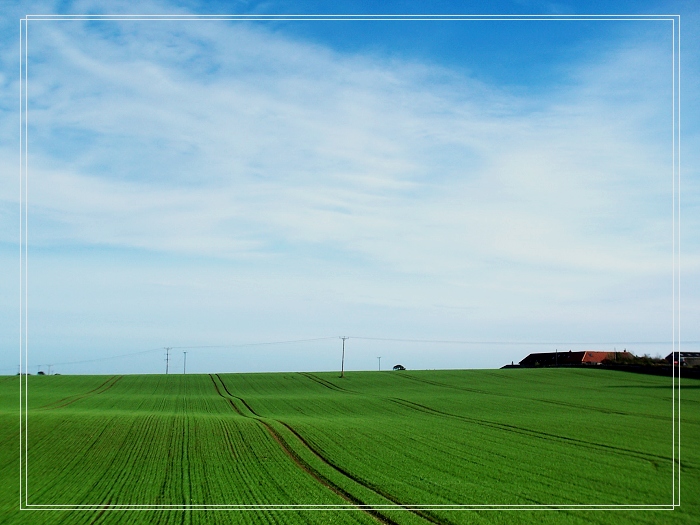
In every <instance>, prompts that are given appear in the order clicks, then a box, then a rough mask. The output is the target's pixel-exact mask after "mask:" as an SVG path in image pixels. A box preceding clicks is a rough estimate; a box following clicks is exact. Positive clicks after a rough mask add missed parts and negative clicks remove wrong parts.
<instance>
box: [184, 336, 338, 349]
mask: <svg viewBox="0 0 700 525" xmlns="http://www.w3.org/2000/svg"><path fill="white" fill-rule="evenodd" d="M328 339H335V337H316V338H313V339H290V340H288V341H269V342H264V343H234V344H229V345H195V346H171V347H170V348H171V349H174V350H182V349H185V348H186V349H191V348H194V349H197V348H240V347H244V346H264V345H282V344H288V343H309V342H311V341H325V340H328Z"/></svg>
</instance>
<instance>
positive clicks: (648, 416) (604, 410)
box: [397, 374, 669, 422]
mask: <svg viewBox="0 0 700 525" xmlns="http://www.w3.org/2000/svg"><path fill="white" fill-rule="evenodd" d="M397 376H398V377H401V378H403V379H410V380H411V381H417V382H420V383H426V384H428V385H433V386H438V387H441V388H451V389H453V390H461V391H463V392H473V393H475V394H484V395H488V396H499V397H507V398H510V399H519V400H521V399H523V398H520V397H518V396H513V395H510V394H501V393H498V392H487V391H484V390H478V389H476V388H467V387H463V386H457V385H450V384H447V383H439V382H437V381H430V380H428V379H422V378H419V377H413V376H408V375H403V374H402V375H397ZM525 399H527V400H529V401H535V402H538V403H547V404H550V405H558V406H564V407H567V408H576V409H579V410H590V411H592V412H599V413H601V414H614V415H617V416H636V417H643V418H645V419H658V420H660V421H664V422H669V418H667V417H665V416H658V415H655V414H643V413H640V412H621V411H619V410H611V409H609V408H599V407H590V406H585V405H577V404H576V403H567V402H565V401H555V400H553V399H538V398H532V397H529V398H525Z"/></svg>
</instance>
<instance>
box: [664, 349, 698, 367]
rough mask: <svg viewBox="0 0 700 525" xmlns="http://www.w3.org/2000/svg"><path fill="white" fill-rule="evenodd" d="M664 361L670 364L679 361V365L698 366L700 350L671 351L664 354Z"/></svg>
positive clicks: (675, 363)
mask: <svg viewBox="0 0 700 525" xmlns="http://www.w3.org/2000/svg"><path fill="white" fill-rule="evenodd" d="M679 353H680V355H678V354H679ZM666 361H668V362H669V363H671V364H672V365H677V364H678V363H679V362H680V365H681V366H700V352H671V353H670V354H668V355H667V356H666Z"/></svg>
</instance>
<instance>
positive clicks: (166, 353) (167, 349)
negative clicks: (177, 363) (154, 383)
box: [165, 346, 172, 376]
mask: <svg viewBox="0 0 700 525" xmlns="http://www.w3.org/2000/svg"><path fill="white" fill-rule="evenodd" d="M171 349H172V347H170V346H166V347H165V375H166V376H167V375H168V365H169V364H170V350H171Z"/></svg>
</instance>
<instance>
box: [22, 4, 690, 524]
mask: <svg viewBox="0 0 700 525" xmlns="http://www.w3.org/2000/svg"><path fill="white" fill-rule="evenodd" d="M30 20H37V21H39V20H43V21H64V20H65V21H81V20H107V21H194V20H199V21H205V20H210V21H354V20H363V21H407V20H410V21H487V20H500V21H598V20H600V21H671V22H672V23H673V24H672V26H673V60H672V62H673V64H672V75H673V104H672V159H673V160H672V176H671V179H672V217H673V219H672V238H673V241H672V252H673V253H672V264H673V277H672V289H673V292H672V312H673V313H672V337H671V342H672V352H674V353H675V352H678V354H677V355H679V356H680V351H681V345H680V156H681V155H680V142H681V141H680V15H677V14H676V15H672V14H654V15H648V14H637V15H627V14H618V15H592V14H588V15H489V14H486V15H430V14H416V15H357V14H346V15H310V14H284V15H279V14H268V15H257V14H256V15H245V14H242V15H188V14H182V15H129V14H120V15H109V14H103V15H82V14H74V15H56V14H48V15H47V14H37V15H25V17H24V18H21V19H20V30H19V43H20V48H19V54H20V67H19V79H20V82H19V86H20V88H19V91H20V93H19V94H20V104H19V106H20V112H19V113H20V118H19V121H20V141H19V143H20V162H19V164H20V169H19V172H20V193H19V202H20V206H19V208H20V210H19V211H20V227H19V255H20V265H19V266H20V271H19V274H20V290H19V292H20V293H19V299H20V301H19V310H20V326H19V336H20V337H19V357H20V370H19V373H20V382H19V383H20V387H19V394H20V418H19V419H20V428H19V437H20V451H19V459H20V461H19V470H20V471H19V474H20V475H19V482H20V483H19V488H20V490H19V499H20V510H85V511H90V510H93V511H104V510H114V511H119V510H243V511H257V510H358V509H383V510H399V511H410V510H673V509H675V508H676V507H678V506H680V503H681V500H680V481H681V478H680V431H681V427H680V370H681V369H680V357H679V359H678V363H677V364H675V365H674V366H673V373H672V382H671V385H672V392H673V396H672V398H673V402H672V406H673V425H672V451H673V452H672V458H671V460H672V483H673V492H672V495H673V499H672V503H671V504H669V505H586V504H580V505H570V504H563V505H551V504H546V505H405V506H401V505H396V504H393V505H207V504H203V505H147V504H146V505H140V504H134V505H105V504H98V505H37V504H29V503H28V499H27V498H28V496H27V486H28V461H27V452H28V441H27V423H28V418H27V415H28V414H27V413H28V396H27V388H28V382H27V381H28V328H27V327H28V323H27V317H28V315H27V314H28V308H27V304H28V295H27V289H28V279H27V256H28V236H27V230H28V226H27V225H28V211H27V210H28V198H27V195H28V171H29V162H28V147H27V146H28V138H29V137H28V100H29V96H28V89H27V86H28V68H27V58H28V51H27V49H28V35H27V33H28V31H27V29H28V22H29V21H30ZM674 355H675V354H674Z"/></svg>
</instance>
